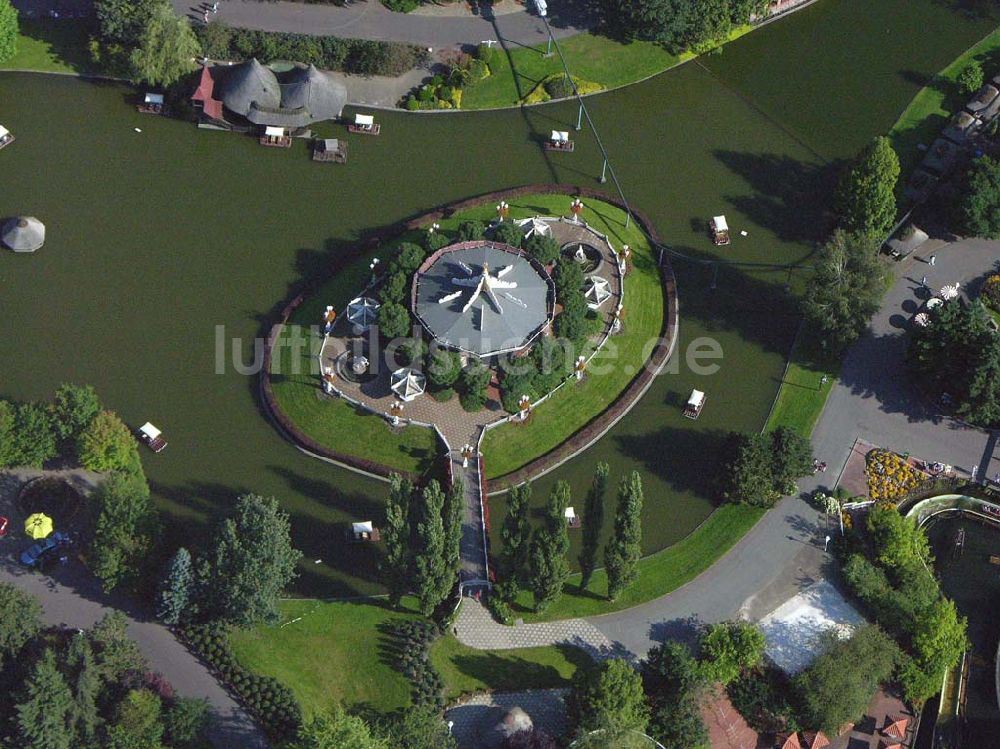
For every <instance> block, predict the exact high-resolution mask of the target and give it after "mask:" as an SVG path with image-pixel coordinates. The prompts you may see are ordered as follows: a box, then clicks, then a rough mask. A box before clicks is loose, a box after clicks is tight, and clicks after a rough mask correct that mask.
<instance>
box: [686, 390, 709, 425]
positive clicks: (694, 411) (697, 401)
mask: <svg viewBox="0 0 1000 749" xmlns="http://www.w3.org/2000/svg"><path fill="white" fill-rule="evenodd" d="M704 406H705V394H704V393H703V392H701V391H700V390H692V391H691V397H690V398H688V401H687V405H686V406H684V415H685V416H687V417H688V418H689V419H697V418H698V417H699V416H701V409H702V408H704Z"/></svg>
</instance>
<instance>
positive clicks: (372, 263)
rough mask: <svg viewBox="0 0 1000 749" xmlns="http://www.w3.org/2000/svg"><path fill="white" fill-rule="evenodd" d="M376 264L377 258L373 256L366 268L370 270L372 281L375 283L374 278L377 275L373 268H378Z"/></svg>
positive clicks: (377, 262)
mask: <svg viewBox="0 0 1000 749" xmlns="http://www.w3.org/2000/svg"><path fill="white" fill-rule="evenodd" d="M378 264H379V259H378V258H377V257H373V258H372V261H371V262H370V263H368V270H370V271H371V272H372V283H375V278H376V276H377V271H376V270H375V269H376V268H378Z"/></svg>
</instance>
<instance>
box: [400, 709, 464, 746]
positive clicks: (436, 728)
mask: <svg viewBox="0 0 1000 749" xmlns="http://www.w3.org/2000/svg"><path fill="white" fill-rule="evenodd" d="M384 733H385V734H386V738H387V739H388V740H389V742H390V744H391V745H392V746H395V747H404V746H405V747H406V749H455V747H456V746H457V744H456V743H455V737H454V736H452V735H451V731H449V729H448V726H447V724H446V723H445V722H444V721H443V720H441V716H440V715H439V714H438V713H437V712H436V711H435V710H432V709H430V708H428V707H411V708H410V709H408V710H404V711H403V712H402V713H401V714H400V715H399V716H398V717H397V718H395V719H394V720H392V721H390V723H389V725H388V726H387V727H386V730H385V731H384Z"/></svg>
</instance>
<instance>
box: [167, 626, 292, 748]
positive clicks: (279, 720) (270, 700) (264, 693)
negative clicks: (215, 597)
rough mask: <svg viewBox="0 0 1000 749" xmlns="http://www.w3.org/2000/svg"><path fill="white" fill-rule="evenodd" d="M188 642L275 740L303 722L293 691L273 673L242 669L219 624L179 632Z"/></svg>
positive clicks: (287, 736)
mask: <svg viewBox="0 0 1000 749" xmlns="http://www.w3.org/2000/svg"><path fill="white" fill-rule="evenodd" d="M181 634H182V636H183V637H184V639H185V640H186V641H187V643H188V645H190V647H191V648H192V650H194V651H195V652H196V653H197V654H198V655H199V656H201V658H202V659H203V660H204V661H205V662H206V663H208V664H209V665H210V666H211V667H212V668H213V669H214V670H215V671H216V673H217V674H218V675H219V678H221V679H222V681H223V682H224V683H225V684H226V685H228V686H229V688H230V690H231V691H232V692H234V693H235V694H236V695H237V696H238V697H239V698H240V701H241V702H242V703H243V705H244V707H246V709H247V711H249V713H250V714H251V715H252V716H253V717H254V719H255V720H256V721H257V723H258V724H259V725H260V727H261V728H262V729H264V731H265V732H266V733H267V734H268V736H270V737H271V738H272V739H274V740H276V741H288V740H291V739H293V738H295V736H296V735H297V734H298V731H299V727H300V726H301V725H302V708H301V707H300V706H299V703H298V702H297V701H296V699H295V695H294V694H292V690H291V689H289V688H288V687H286V686H285V685H284V684H282V683H281V682H280V681H278V680H277V679H275V678H274V677H273V676H261V675H260V674H255V673H254V672H253V671H250V670H248V669H246V668H244V667H243V666H242V665H241V664H240V663H239V662H238V661H237V660H236V656H234V655H233V651H232V648H231V647H230V646H229V633H228V631H227V630H226V628H225V627H224V626H223V625H221V624H215V623H213V624H200V625H192V626H189V627H185V628H184V629H183V630H182V631H181Z"/></svg>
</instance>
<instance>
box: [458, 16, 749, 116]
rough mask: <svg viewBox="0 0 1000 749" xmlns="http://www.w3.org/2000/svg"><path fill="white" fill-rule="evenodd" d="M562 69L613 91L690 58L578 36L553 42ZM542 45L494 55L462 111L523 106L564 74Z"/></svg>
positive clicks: (466, 92) (466, 93)
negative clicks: (545, 84) (559, 51)
mask: <svg viewBox="0 0 1000 749" xmlns="http://www.w3.org/2000/svg"><path fill="white" fill-rule="evenodd" d="M752 28H753V27H751V26H741V27H740V28H738V29H736V30H734V31H733V33H732V34H731V35H730V36H729V39H728V40H727V41H731V40H732V39H736V38H737V37H739V36H742V35H743V34H745V33H747V32H748V31H750V30H751V29H752ZM559 46H560V48H561V49H562V52H563V56H564V57H565V58H566V64H567V66H568V67H569V69H570V71H571V72H572V74H573V75H574V76H576V77H578V78H580V79H581V80H584V81H588V82H590V83H594V84H598V85H599V86H600V87H601V88H602V89H612V88H618V87H620V86H626V85H628V84H629V83H635V82H636V81H641V80H643V79H645V78H648V77H650V76H651V75H656V74H657V73H661V72H663V71H664V70H667V69H668V68H672V67H673V66H675V65H677V64H679V63H681V62H685V61H686V60H690V59H692V58H693V57H695V56H696V55H695V54H694V53H693V52H684V53H682V54H680V55H675V54H671V53H670V52H668V51H667V50H666V49H664V48H663V47H662V46H661V45H659V44H656V43H654V42H642V41H634V42H629V43H627V44H625V43H622V42H619V41H615V40H614V39H609V38H608V37H606V36H601V35H599V34H591V33H582V34H577V35H575V36H571V37H569V38H567V39H563V40H561V41H560V42H559ZM546 48H547V45H545V44H540V45H538V46H535V47H511V48H509V49H508V51H507V52H506V53H504V51H503V50H500V51H501V54H500V55H498V56H497V62H496V64H495V65H493V66H492V68H491V71H490V72H491V75H489V76H488V77H486V78H483V79H482V80H480V81H477V82H476V83H473V84H471V85H469V86H466V87H465V88H464V89H463V91H462V109H493V108H496V107H514V106H517V105H518V104H521V103H522V102H525V101H528V102H529V103H532V100H531V99H529V97H530V96H531V94H532V92H533V91H535V89H536V88H537V87H538V86H539V85H540V84H541V83H542V82H543V81H544V80H545V79H546V78H548V77H550V76H553V75H562V74H563V73H564V71H563V67H562V62H561V61H560V59H559V55H558V54H556V52H555V50H553V52H552V54H551V55H550V56H548V57H546V55H545V51H546Z"/></svg>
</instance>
